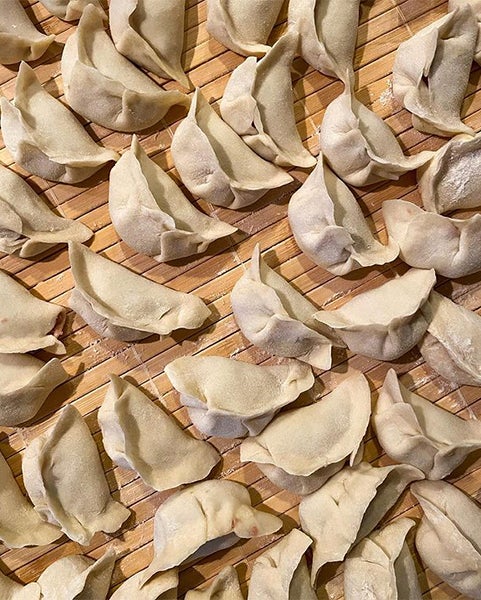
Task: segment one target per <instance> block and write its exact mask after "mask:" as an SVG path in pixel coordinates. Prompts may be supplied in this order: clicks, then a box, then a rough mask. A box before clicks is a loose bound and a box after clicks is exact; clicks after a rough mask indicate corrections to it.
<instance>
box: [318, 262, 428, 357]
mask: <svg viewBox="0 0 481 600" xmlns="http://www.w3.org/2000/svg"><path fill="white" fill-rule="evenodd" d="M435 283H436V274H435V272H434V270H433V269H430V270H425V269H409V271H408V272H407V273H405V274H404V275H402V276H401V277H395V278H394V279H390V280H389V281H387V282H386V283H383V284H382V285H380V286H379V287H377V288H374V289H371V290H368V291H367V292H363V293H361V294H359V295H357V296H355V297H354V298H353V299H352V300H349V301H348V302H346V303H345V304H344V305H343V306H341V308H338V309H336V310H331V311H328V310H321V311H319V312H318V313H316V315H315V318H316V319H317V320H318V321H319V322H320V323H324V325H326V326H327V328H328V331H329V332H330V333H331V334H332V335H338V336H339V337H340V338H341V340H342V341H343V342H344V343H345V344H346V345H347V347H348V348H349V349H350V350H351V351H352V352H355V353H357V354H362V355H364V356H369V357H371V358H375V359H377V360H395V359H397V358H399V357H401V356H402V355H403V354H406V352H408V351H409V350H411V348H413V347H414V346H415V345H416V344H417V343H418V342H419V341H420V339H421V338H422V336H423V335H424V333H425V332H426V329H427V327H428V319H427V318H426V316H425V315H424V312H423V310H422V309H423V306H424V305H425V303H426V301H427V299H428V297H429V294H430V292H431V290H432V288H433V286H434V284H435Z"/></svg>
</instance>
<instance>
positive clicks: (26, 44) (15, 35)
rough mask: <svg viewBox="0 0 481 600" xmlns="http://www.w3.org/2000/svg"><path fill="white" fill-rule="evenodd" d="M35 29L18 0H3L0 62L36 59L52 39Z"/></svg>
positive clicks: (9, 62)
mask: <svg viewBox="0 0 481 600" xmlns="http://www.w3.org/2000/svg"><path fill="white" fill-rule="evenodd" d="M54 39H55V36H54V35H44V34H43V33H40V31H38V29H36V28H35V27H34V25H33V23H32V22H31V21H30V19H29V18H28V17H27V14H26V12H25V10H24V8H23V6H22V5H21V4H20V2H19V0H3V1H2V12H1V13H0V64H2V65H13V64H15V63H19V62H20V61H22V60H37V58H40V57H41V56H42V54H44V52H45V51H46V50H47V48H48V47H49V46H50V44H51V43H52V42H53V41H54Z"/></svg>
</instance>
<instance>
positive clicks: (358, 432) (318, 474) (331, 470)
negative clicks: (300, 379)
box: [240, 374, 371, 494]
mask: <svg viewBox="0 0 481 600" xmlns="http://www.w3.org/2000/svg"><path fill="white" fill-rule="evenodd" d="M370 415H371V392H370V389H369V384H368V382H367V379H366V378H365V377H364V375H362V374H359V375H355V376H353V377H350V378H349V379H346V380H345V381H343V382H342V383H341V384H340V385H339V386H337V387H336V388H335V390H334V391H332V392H331V393H330V394H328V395H327V396H326V397H324V398H323V399H322V400H320V401H319V402H316V403H315V404H311V405H310V406H305V407H302V408H296V409H294V410H290V411H287V412H283V413H282V414H280V415H279V416H277V417H276V418H275V419H274V421H273V422H272V423H270V425H268V426H267V427H266V428H265V429H264V431H263V432H262V433H261V434H260V435H259V436H257V437H254V438H249V439H247V440H244V441H243V442H242V444H241V447H240V459H241V461H242V462H247V461H252V462H255V463H256V464H257V466H258V467H259V469H260V470H261V471H262V472H263V473H264V474H265V475H266V476H267V477H268V478H269V479H270V480H271V481H273V482H274V483H275V484H276V485H277V486H278V487H280V488H284V489H287V490H290V491H292V492H294V493H296V494H311V493H312V492H314V491H316V490H317V489H319V488H320V487H321V486H322V485H324V483H325V482H326V481H327V480H328V479H329V478H330V477H332V475H334V474H335V473H337V472H338V471H340V470H341V469H342V467H343V466H344V464H345V462H346V460H347V459H349V464H350V465H351V466H352V465H353V464H355V463H356V461H357V458H358V455H359V453H360V451H361V452H362V438H363V437H364V434H365V433H366V430H367V427H368V425H369V418H370Z"/></svg>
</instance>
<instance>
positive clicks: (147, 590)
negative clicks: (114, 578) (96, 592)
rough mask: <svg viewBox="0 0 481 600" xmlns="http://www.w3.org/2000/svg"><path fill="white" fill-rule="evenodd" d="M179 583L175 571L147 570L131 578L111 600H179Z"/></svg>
mask: <svg viewBox="0 0 481 600" xmlns="http://www.w3.org/2000/svg"><path fill="white" fill-rule="evenodd" d="M178 583H179V576H178V574H177V571H176V570H175V569H171V570H170V571H165V572H157V573H156V572H153V571H151V570H149V569H148V568H147V569H145V570H144V571H140V572H139V573H136V574H135V575H132V577H129V579H127V581H125V582H124V583H123V584H122V585H121V586H120V587H119V588H118V590H117V591H116V592H114V594H112V596H111V597H110V600H177V585H178Z"/></svg>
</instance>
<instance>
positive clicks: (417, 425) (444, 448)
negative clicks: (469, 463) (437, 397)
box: [373, 369, 481, 479]
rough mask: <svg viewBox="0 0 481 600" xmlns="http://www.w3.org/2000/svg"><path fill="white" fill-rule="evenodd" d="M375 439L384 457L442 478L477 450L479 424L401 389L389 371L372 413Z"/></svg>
mask: <svg viewBox="0 0 481 600" xmlns="http://www.w3.org/2000/svg"><path fill="white" fill-rule="evenodd" d="M373 423H374V427H375V429H376V434H377V438H378V440H379V442H380V444H381V446H382V447H383V449H384V451H385V452H386V454H387V455H388V456H390V457H391V458H393V459H394V460H396V461H397V462H400V463H408V464H410V465H413V466H414V467H417V468H418V469H420V470H421V471H422V472H423V473H424V474H425V475H426V477H427V479H444V478H445V477H446V476H447V475H449V474H450V473H451V471H453V470H454V469H455V468H456V467H457V466H458V465H460V464H461V463H462V462H463V460H464V459H465V458H466V457H467V456H468V454H469V453H470V452H474V450H478V449H479V448H481V423H480V422H479V421H476V420H468V421H465V420H463V419H461V418H460V417H458V416H456V415H453V414H451V413H450V412H448V411H447V410H444V409H442V408H440V407H439V406H436V404H433V403H432V402H430V401H429V400H425V399H424V398H421V396H418V395H417V394H414V393H413V392H411V391H409V390H408V389H407V388H405V387H404V386H403V385H402V383H401V382H400V381H398V378H397V376H396V372H395V371H394V370H393V369H390V370H389V372H388V374H387V375H386V379H385V380H384V385H383V387H382V389H381V391H380V393H379V399H378V401H377V404H376V407H375V409H374V412H373Z"/></svg>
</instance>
